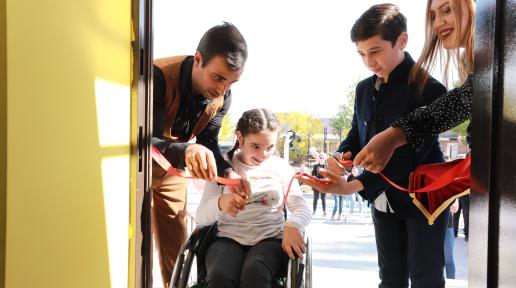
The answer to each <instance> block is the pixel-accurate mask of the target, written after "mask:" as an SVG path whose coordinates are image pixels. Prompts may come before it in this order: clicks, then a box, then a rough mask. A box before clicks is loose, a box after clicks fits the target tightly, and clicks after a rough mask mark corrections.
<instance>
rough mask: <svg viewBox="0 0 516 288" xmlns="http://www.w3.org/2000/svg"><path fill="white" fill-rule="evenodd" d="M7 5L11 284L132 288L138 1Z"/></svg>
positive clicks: (0, 139)
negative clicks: (134, 17) (134, 6)
mask: <svg viewBox="0 0 516 288" xmlns="http://www.w3.org/2000/svg"><path fill="white" fill-rule="evenodd" d="M3 3H6V11H7V13H6V14H7V18H6V22H7V30H6V31H7V36H6V37H2V35H1V33H2V32H1V31H2V30H4V25H0V57H2V56H1V54H2V49H1V46H2V42H3V41H2V39H5V38H6V39H7V42H6V43H7V75H8V77H7V105H3V104H4V102H5V101H4V99H3V98H0V101H1V102H0V106H1V107H7V112H6V111H3V110H1V109H2V108H0V116H2V117H4V116H5V114H7V136H6V137H5V136H4V134H1V133H4V132H3V131H5V129H2V128H3V127H2V126H1V125H4V123H5V122H4V121H1V122H0V123H1V124H0V168H1V169H2V171H4V169H3V168H4V163H5V160H3V158H1V157H2V153H3V149H2V148H3V146H5V143H7V145H6V147H7V155H8V159H7V200H6V203H7V208H6V236H5V239H6V250H5V252H6V256H5V257H6V260H5V263H6V265H5V287H9V288H18V287H20V288H22V287H23V288H25V287H52V288H58V287H66V288H70V287H88V288H92V287H95V288H98V287H116V288H118V287H124V286H125V287H127V279H128V275H127V269H128V234H129V232H128V226H129V175H130V170H129V167H130V165H129V154H130V147H131V146H130V143H129V142H130V141H129V139H130V135H129V134H130V111H131V110H130V93H129V85H130V83H129V81H130V70H131V66H130V65H131V64H130V33H129V32H130V4H131V3H130V1H122V0H53V1H41V0H0V6H3ZM1 9H2V8H0V11H1ZM3 19H4V17H0V21H2V20H3ZM0 59H2V58H0ZM4 63H5V62H4V61H0V92H1V91H2V89H3V88H2V87H3V86H2V84H3V83H4V81H3V80H2V79H3V78H5V77H2V70H1V69H2V67H4V66H5V64H4ZM4 154H5V153H4ZM1 177H2V175H1V174H0V180H1ZM0 184H2V183H1V182H0ZM2 191H3V187H1V186H0V212H2V211H1V208H2V203H3V200H2V194H1V193H2ZM1 221H2V219H0V239H1V238H2V237H1V236H2V235H1V228H2V226H1ZM0 243H1V242H0ZM0 251H1V249H0ZM0 257H1V253H0ZM0 260H1V259H0ZM0 268H2V267H1V266H0ZM0 275H1V274H0ZM0 280H1V279H0ZM0 286H1V283H0Z"/></svg>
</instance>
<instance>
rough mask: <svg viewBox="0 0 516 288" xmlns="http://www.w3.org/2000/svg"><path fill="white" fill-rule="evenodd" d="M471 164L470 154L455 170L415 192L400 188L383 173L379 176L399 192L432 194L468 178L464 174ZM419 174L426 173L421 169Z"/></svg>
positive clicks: (452, 169) (450, 170) (447, 172)
mask: <svg viewBox="0 0 516 288" xmlns="http://www.w3.org/2000/svg"><path fill="white" fill-rule="evenodd" d="M470 164H471V156H470V155H469V154H468V156H467V157H466V158H465V159H464V160H462V161H460V162H459V163H458V164H457V165H455V166H453V168H451V169H449V170H448V171H446V173H444V174H443V175H441V176H440V177H439V178H437V179H436V180H435V181H434V182H432V183H430V184H428V185H426V186H424V187H422V188H419V189H413V190H412V189H407V188H405V187H401V186H399V185H398V184H396V183H394V182H393V181H392V180H391V179H389V178H388V177H387V176H385V175H384V174H383V173H379V174H380V176H382V177H383V179H385V181H387V183H389V184H390V185H392V186H393V187H394V188H396V189H398V190H401V191H405V192H409V193H419V192H432V191H437V190H439V189H441V188H443V187H445V186H447V185H449V184H450V183H452V182H453V181H456V180H460V179H463V178H467V176H464V175H465V174H464V172H465V171H466V170H467V169H469V167H470ZM420 167H421V168H424V167H422V166H420ZM418 173H424V169H419V171H418Z"/></svg>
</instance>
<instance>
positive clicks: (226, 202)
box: [219, 193, 246, 217]
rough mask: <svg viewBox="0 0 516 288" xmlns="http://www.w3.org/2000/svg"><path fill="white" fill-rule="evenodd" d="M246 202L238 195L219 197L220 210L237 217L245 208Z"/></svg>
mask: <svg viewBox="0 0 516 288" xmlns="http://www.w3.org/2000/svg"><path fill="white" fill-rule="evenodd" d="M245 202H246V200H245V199H244V198H243V197H242V196H240V195H239V194H236V193H229V194H222V195H220V197H219V209H220V210H221V211H223V212H224V213H226V214H228V215H230V216H233V217H236V216H237V214H238V212H240V210H242V209H243V207H244V206H245Z"/></svg>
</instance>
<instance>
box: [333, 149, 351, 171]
mask: <svg viewBox="0 0 516 288" xmlns="http://www.w3.org/2000/svg"><path fill="white" fill-rule="evenodd" d="M351 156H353V154H352V153H351V151H348V152H346V153H344V154H342V153H340V152H336V153H335V154H333V155H332V156H331V157H329V158H328V161H327V163H328V170H329V171H331V172H333V173H335V174H339V175H342V174H345V173H346V172H349V171H347V169H348V167H343V166H342V165H341V164H340V163H339V162H341V161H346V160H349V159H351ZM350 168H351V167H350Z"/></svg>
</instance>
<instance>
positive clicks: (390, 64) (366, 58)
mask: <svg viewBox="0 0 516 288" xmlns="http://www.w3.org/2000/svg"><path fill="white" fill-rule="evenodd" d="M407 40H408V35H407V33H406V32H403V33H401V34H400V36H398V39H397V41H396V44H394V46H393V45H392V43H391V42H390V41H386V40H383V39H382V37H380V36H379V35H376V36H373V37H371V38H369V39H366V40H362V41H357V43H356V45H357V52H358V54H359V55H360V57H362V62H364V65H365V66H366V67H367V69H369V70H371V71H372V72H373V73H374V74H376V75H377V76H378V77H380V78H382V79H383V81H384V82H387V81H388V80H389V74H390V73H391V71H392V70H394V68H396V66H398V64H400V63H401V61H403V59H404V58H405V55H404V54H403V50H404V49H405V46H406V45H407Z"/></svg>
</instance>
